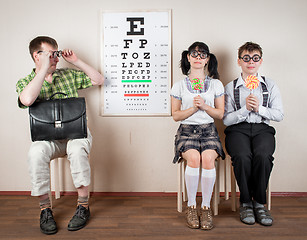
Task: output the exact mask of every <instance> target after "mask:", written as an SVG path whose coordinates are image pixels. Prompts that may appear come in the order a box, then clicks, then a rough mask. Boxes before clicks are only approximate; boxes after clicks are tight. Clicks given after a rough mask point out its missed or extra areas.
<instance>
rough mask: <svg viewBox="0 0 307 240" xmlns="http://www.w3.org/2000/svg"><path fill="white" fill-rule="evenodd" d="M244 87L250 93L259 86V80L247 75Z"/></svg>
mask: <svg viewBox="0 0 307 240" xmlns="http://www.w3.org/2000/svg"><path fill="white" fill-rule="evenodd" d="M245 86H246V87H247V88H248V89H250V90H251V91H252V90H253V89H256V88H257V87H258V86H259V79H258V78H257V77H255V76H253V75H249V76H248V77H247V78H246V80H245Z"/></svg>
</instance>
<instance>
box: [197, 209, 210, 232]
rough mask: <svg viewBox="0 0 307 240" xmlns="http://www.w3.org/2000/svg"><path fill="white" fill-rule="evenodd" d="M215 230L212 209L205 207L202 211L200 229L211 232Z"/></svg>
mask: <svg viewBox="0 0 307 240" xmlns="http://www.w3.org/2000/svg"><path fill="white" fill-rule="evenodd" d="M212 228H213V217H212V211H211V208H207V207H205V206H204V207H203V208H201V209H200V229H202V230H210V229H212Z"/></svg>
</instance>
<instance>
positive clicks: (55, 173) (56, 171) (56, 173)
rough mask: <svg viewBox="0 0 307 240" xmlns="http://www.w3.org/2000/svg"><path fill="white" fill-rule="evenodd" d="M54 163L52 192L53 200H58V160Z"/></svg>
mask: <svg viewBox="0 0 307 240" xmlns="http://www.w3.org/2000/svg"><path fill="white" fill-rule="evenodd" d="M53 161H54V191H55V199H58V198H60V181H59V177H60V176H59V175H60V174H59V158H56V159H54V160H53Z"/></svg>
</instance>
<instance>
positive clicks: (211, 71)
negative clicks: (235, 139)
mask: <svg viewBox="0 0 307 240" xmlns="http://www.w3.org/2000/svg"><path fill="white" fill-rule="evenodd" d="M217 64H218V63H217V59H216V57H215V56H214V54H212V53H210V51H209V48H208V46H207V45H206V44H205V43H203V42H195V43H193V44H192V45H191V46H190V47H189V49H188V50H187V51H183V52H182V58H181V64H180V66H181V70H182V73H183V74H184V75H185V77H184V79H182V80H181V81H178V82H176V83H175V84H174V86H173V88H172V91H171V96H172V116H173V119H174V120H175V121H176V122H177V121H179V122H180V123H181V124H180V126H179V129H178V131H177V134H176V137H175V157H174V160H173V162H174V163H176V162H178V160H179V158H180V157H182V158H183V159H184V160H186V161H187V167H186V171H185V182H186V186H187V193H188V204H187V211H186V220H187V225H188V227H190V228H201V229H203V230H210V229H212V228H213V221H212V211H211V208H210V201H211V196H212V192H213V186H214V183H215V178H216V172H215V159H216V158H217V157H219V156H221V157H222V158H223V159H224V157H225V154H224V152H223V149H222V145H221V142H220V139H219V136H218V133H217V130H216V127H215V125H214V119H222V117H223V115H224V87H223V84H222V83H221V82H220V81H219V80H218V77H219V74H218V71H217ZM200 167H201V168H202V169H201V189H202V203H201V208H200V216H198V213H197V208H196V194H197V189H198V182H199V175H200Z"/></svg>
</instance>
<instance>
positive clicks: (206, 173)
mask: <svg viewBox="0 0 307 240" xmlns="http://www.w3.org/2000/svg"><path fill="white" fill-rule="evenodd" d="M215 178H216V172H215V168H213V169H202V173H201V191H202V203H201V207H204V206H206V207H208V208H209V207H210V201H211V196H212V192H213V187H214V183H215Z"/></svg>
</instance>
